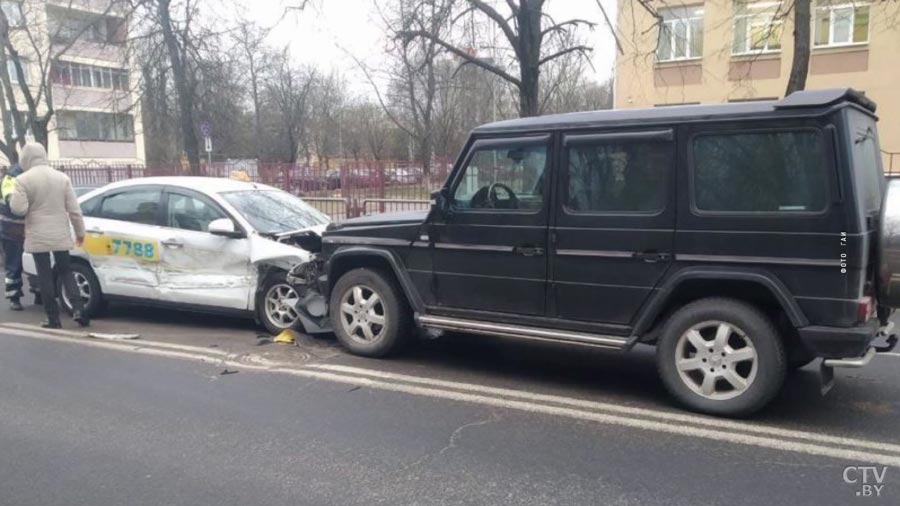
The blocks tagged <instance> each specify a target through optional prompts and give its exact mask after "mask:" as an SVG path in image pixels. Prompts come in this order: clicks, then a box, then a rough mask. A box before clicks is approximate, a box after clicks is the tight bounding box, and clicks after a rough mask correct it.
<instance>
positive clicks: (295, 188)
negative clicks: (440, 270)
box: [55, 160, 451, 221]
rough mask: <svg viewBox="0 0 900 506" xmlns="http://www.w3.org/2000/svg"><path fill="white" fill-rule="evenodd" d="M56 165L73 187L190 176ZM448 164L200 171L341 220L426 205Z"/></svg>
mask: <svg viewBox="0 0 900 506" xmlns="http://www.w3.org/2000/svg"><path fill="white" fill-rule="evenodd" d="M55 167H56V168H57V169H59V170H61V171H63V172H65V173H66V174H68V175H69V178H70V179H71V180H72V183H73V184H74V185H75V186H76V187H78V186H82V187H83V186H102V185H105V184H108V183H112V182H115V181H123V180H126V179H132V178H139V177H154V176H186V175H190V174H189V171H188V170H187V169H186V168H185V167H183V166H182V165H180V164H178V165H174V164H173V165H159V166H153V167H144V166H140V165H128V164H107V165H84V164H72V163H59V164H55ZM450 167H451V165H450V164H449V163H447V162H436V163H434V164H432V166H431V167H429V169H428V170H427V171H426V169H425V168H424V167H423V166H422V164H419V163H415V162H407V161H385V160H341V161H332V162H331V163H314V164H303V163H281V162H272V163H241V162H238V163H213V164H212V165H206V164H204V165H202V166H201V168H200V169H201V170H200V172H201V174H200V175H202V176H207V177H240V178H247V179H249V180H250V181H254V182H259V183H263V184H267V185H270V186H274V187H276V188H280V189H282V190H285V191H287V192H289V193H292V194H294V195H297V196H299V197H301V198H303V199H304V200H306V201H307V202H308V203H309V204H310V205H313V206H314V207H316V208H317V209H319V210H320V211H322V212H324V213H326V214H328V215H329V216H330V217H331V218H332V219H333V220H335V221H341V220H344V219H346V218H350V217H355V216H360V215H363V214H371V213H377V212H390V211H398V210H410V209H426V208H427V207H428V203H429V195H430V193H431V192H432V191H434V190H435V189H438V188H440V187H441V186H442V185H443V183H444V180H445V179H446V178H447V175H448V174H449V172H450Z"/></svg>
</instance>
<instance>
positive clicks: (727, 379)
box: [656, 298, 787, 416]
mask: <svg viewBox="0 0 900 506" xmlns="http://www.w3.org/2000/svg"><path fill="white" fill-rule="evenodd" d="M656 353H657V366H658V369H659V374H660V377H661V378H662V380H663V383H664V384H665V386H666V388H667V389H668V390H669V392H670V393H671V394H672V395H673V396H674V397H675V398H676V399H678V400H679V401H680V402H681V403H682V404H684V405H685V406H687V407H689V408H690V409H693V410H696V411H700V412H703V413H709V414H714V415H724V416H746V415H749V414H751V413H753V412H755V411H757V410H759V409H761V408H762V407H763V406H765V405H766V404H767V403H768V402H769V401H771V400H772V399H773V398H774V397H775V395H776V394H778V392H779V390H780V389H781V386H782V384H783V383H784V378H785V374H786V371H787V359H786V354H785V350H784V345H783V344H782V342H781V339H780V337H779V335H778V332H777V330H776V329H775V326H774V325H773V324H772V322H771V321H770V320H769V319H768V318H767V317H766V316H765V315H764V314H763V313H761V312H760V311H759V310H757V309H756V308H754V307H753V306H751V305H749V304H746V303H744V302H741V301H738V300H733V299H724V298H708V299H701V300H698V301H696V302H692V303H690V304H688V305H686V306H684V307H683V308H681V309H680V310H678V311H677V312H675V314H673V315H672V316H671V318H670V319H669V321H668V322H667V323H666V324H665V327H664V329H663V332H662V335H661V336H660V339H659V342H658V343H657V352H656Z"/></svg>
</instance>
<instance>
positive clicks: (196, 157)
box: [158, 0, 200, 176]
mask: <svg viewBox="0 0 900 506" xmlns="http://www.w3.org/2000/svg"><path fill="white" fill-rule="evenodd" d="M170 1H171V0H159V5H158V12H159V20H160V24H161V25H162V32H163V39H164V40H165V43H166V49H167V51H168V53H169V59H170V60H171V62H172V76H173V77H174V78H175V91H176V92H177V93H178V104H179V109H180V111H179V112H180V114H179V116H180V117H181V134H182V136H183V137H184V151H185V153H187V157H188V163H189V164H190V167H191V174H193V175H198V176H199V175H200V144H199V142H198V140H197V134H196V132H194V100H193V95H192V93H191V90H189V87H188V82H187V79H188V77H187V73H186V72H185V68H184V61H182V59H181V53H180V51H179V46H178V40H177V39H176V38H175V33H174V31H173V29H172V18H171V15H170V13H169V4H170Z"/></svg>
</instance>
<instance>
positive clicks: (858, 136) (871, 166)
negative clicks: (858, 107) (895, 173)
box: [848, 110, 884, 215]
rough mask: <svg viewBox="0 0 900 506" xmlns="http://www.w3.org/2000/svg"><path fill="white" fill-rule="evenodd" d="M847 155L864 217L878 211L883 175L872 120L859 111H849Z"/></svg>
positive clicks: (876, 135)
mask: <svg viewBox="0 0 900 506" xmlns="http://www.w3.org/2000/svg"><path fill="white" fill-rule="evenodd" d="M848 115H849V120H850V121H849V128H850V135H851V138H850V141H851V143H850V146H851V151H850V156H851V161H852V163H853V173H854V177H855V183H856V188H857V199H858V200H859V205H860V210H861V211H862V213H863V214H864V215H868V214H872V213H874V212H876V211H878V210H879V209H881V198H882V195H883V194H884V173H883V172H882V169H881V153H880V151H881V149H880V148H879V147H878V134H877V132H876V129H875V120H874V119H872V118H871V117H870V116H868V115H866V114H863V113H861V112H858V111H852V110H851V111H849V112H848Z"/></svg>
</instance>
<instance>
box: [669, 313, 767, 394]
mask: <svg viewBox="0 0 900 506" xmlns="http://www.w3.org/2000/svg"><path fill="white" fill-rule="evenodd" d="M758 362H759V359H758V356H757V353H756V348H754V347H753V342H752V341H751V340H750V339H749V338H748V337H747V335H746V334H745V333H744V331H743V330H741V329H740V328H738V327H737V326H735V325H733V324H731V323H727V322H722V321H706V322H702V323H698V324H696V325H694V326H692V327H691V328H689V329H688V330H687V331H686V332H684V334H682V335H681V337H679V338H678V344H677V345H676V348H675V366H676V368H677V370H678V375H679V376H680V378H681V381H683V382H684V384H685V385H687V386H688V388H690V389H691V390H692V391H693V392H694V393H696V394H698V395H700V396H702V397H704V398H707V399H712V400H726V399H732V398H735V397H737V396H739V395H741V394H743V393H744V392H746V391H747V389H748V388H750V386H751V385H752V384H753V381H754V380H755V379H756V372H757V369H758V365H759V364H758Z"/></svg>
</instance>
